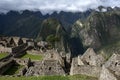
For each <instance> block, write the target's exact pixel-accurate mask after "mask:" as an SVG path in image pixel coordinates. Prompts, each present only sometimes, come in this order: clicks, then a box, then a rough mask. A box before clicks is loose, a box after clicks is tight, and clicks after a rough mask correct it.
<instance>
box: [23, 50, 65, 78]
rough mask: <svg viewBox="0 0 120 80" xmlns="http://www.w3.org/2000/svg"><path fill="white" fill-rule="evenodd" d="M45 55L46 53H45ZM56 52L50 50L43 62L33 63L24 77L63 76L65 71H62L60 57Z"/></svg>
mask: <svg viewBox="0 0 120 80" xmlns="http://www.w3.org/2000/svg"><path fill="white" fill-rule="evenodd" d="M45 54H46V53H45ZM55 54H57V53H56V51H54V50H51V51H48V54H46V57H45V59H44V60H43V61H37V62H34V64H33V66H31V67H30V68H29V69H28V70H27V72H26V74H25V75H26V76H34V75H35V76H40V75H65V71H64V69H63V66H64V65H63V64H62V61H60V60H61V59H62V58H61V59H60V57H58V55H55Z"/></svg>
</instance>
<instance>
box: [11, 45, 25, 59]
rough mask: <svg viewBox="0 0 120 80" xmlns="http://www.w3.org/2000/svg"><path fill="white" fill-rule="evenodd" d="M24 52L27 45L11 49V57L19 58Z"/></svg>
mask: <svg viewBox="0 0 120 80" xmlns="http://www.w3.org/2000/svg"><path fill="white" fill-rule="evenodd" d="M26 50H27V45H26V44H22V45H20V46H17V47H14V48H12V55H13V56H14V57H20V56H22V55H24V54H25V52H26Z"/></svg>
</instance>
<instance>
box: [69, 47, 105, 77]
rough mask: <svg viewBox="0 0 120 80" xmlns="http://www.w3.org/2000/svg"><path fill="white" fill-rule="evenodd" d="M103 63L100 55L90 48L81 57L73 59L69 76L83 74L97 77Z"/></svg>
mask: <svg viewBox="0 0 120 80" xmlns="http://www.w3.org/2000/svg"><path fill="white" fill-rule="evenodd" d="M104 61H105V59H104V58H103V57H102V56H101V55H97V54H96V53H95V52H94V50H93V49H92V48H88V49H87V51H86V52H85V53H84V54H83V55H82V56H78V57H77V58H73V60H72V64H71V70H70V75H75V74H84V75H88V76H93V77H99V75H100V71H101V66H102V64H103V63H104Z"/></svg>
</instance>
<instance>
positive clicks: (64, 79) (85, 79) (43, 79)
mask: <svg viewBox="0 0 120 80" xmlns="http://www.w3.org/2000/svg"><path fill="white" fill-rule="evenodd" d="M0 80H98V79H97V78H94V77H89V76H84V75H75V76H40V77H0Z"/></svg>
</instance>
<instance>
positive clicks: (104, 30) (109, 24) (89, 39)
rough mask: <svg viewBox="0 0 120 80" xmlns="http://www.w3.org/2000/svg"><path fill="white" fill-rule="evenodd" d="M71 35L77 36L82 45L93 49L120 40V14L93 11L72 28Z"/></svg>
mask: <svg viewBox="0 0 120 80" xmlns="http://www.w3.org/2000/svg"><path fill="white" fill-rule="evenodd" d="M71 36H72V37H76V36H77V37H79V38H80V39H81V40H82V44H83V45H84V47H93V48H95V49H97V48H100V47H101V46H104V45H108V44H111V43H114V42H116V41H118V40H120V14H119V13H118V12H94V13H92V14H91V15H90V16H89V18H88V19H87V20H86V21H85V22H82V21H80V20H78V21H77V22H76V23H75V24H74V26H73V28H72V34H71Z"/></svg>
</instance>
